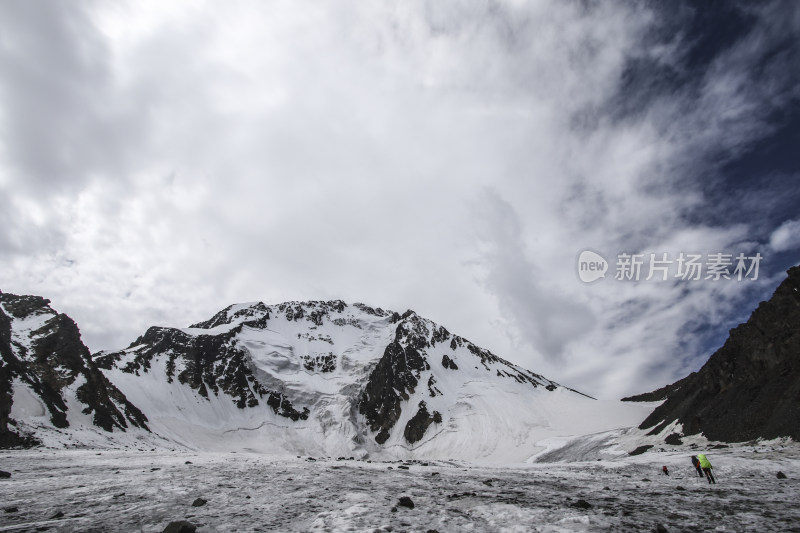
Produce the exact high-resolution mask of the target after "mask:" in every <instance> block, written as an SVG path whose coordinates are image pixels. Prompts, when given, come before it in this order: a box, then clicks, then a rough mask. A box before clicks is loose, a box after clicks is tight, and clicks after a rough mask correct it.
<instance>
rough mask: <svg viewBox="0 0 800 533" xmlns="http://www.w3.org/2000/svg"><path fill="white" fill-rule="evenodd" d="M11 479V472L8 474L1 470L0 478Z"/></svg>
mask: <svg viewBox="0 0 800 533" xmlns="http://www.w3.org/2000/svg"><path fill="white" fill-rule="evenodd" d="M9 477H11V472H6V471H5V470H0V478H9Z"/></svg>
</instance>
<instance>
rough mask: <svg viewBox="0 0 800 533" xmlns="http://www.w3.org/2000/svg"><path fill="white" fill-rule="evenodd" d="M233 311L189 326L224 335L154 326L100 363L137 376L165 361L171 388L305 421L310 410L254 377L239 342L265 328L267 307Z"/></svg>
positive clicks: (289, 314) (298, 311)
mask: <svg viewBox="0 0 800 533" xmlns="http://www.w3.org/2000/svg"><path fill="white" fill-rule="evenodd" d="M230 311H231V307H230V306H229V307H228V308H226V309H223V310H222V311H220V312H219V313H217V314H216V315H215V316H214V317H212V318H211V319H210V320H207V321H205V322H200V323H198V324H194V325H192V326H190V328H191V329H196V330H212V329H213V328H218V327H222V326H225V325H232V327H230V328H227V329H225V330H224V331H222V332H211V331H209V334H205V333H203V332H201V333H200V334H190V333H186V332H184V331H183V330H181V329H177V328H163V327H151V328H150V329H148V330H147V332H146V333H145V334H144V335H143V336H142V337H139V338H138V339H137V340H136V341H134V342H133V344H131V346H130V347H129V348H128V350H126V351H122V352H113V353H108V354H103V355H101V356H99V357H97V364H98V365H100V366H101V367H102V368H105V369H108V370H110V369H111V368H112V367H113V366H115V365H116V366H119V367H120V369H121V370H122V371H123V372H126V373H133V374H136V375H139V374H140V372H147V371H149V370H150V368H151V365H152V362H153V359H154V358H156V357H157V356H165V357H166V372H167V382H168V383H172V381H173V380H174V379H177V380H178V381H179V382H180V383H183V384H185V385H189V386H190V387H191V388H192V389H194V390H196V391H197V392H198V394H200V395H201V396H202V397H204V398H206V399H208V398H209V394H210V393H211V394H215V395H218V394H220V393H223V394H227V395H228V396H231V397H233V398H234V399H235V401H236V405H237V406H238V407H239V408H240V409H244V408H245V407H256V406H257V405H259V404H260V402H261V401H265V402H266V404H267V405H268V406H269V407H270V408H272V410H273V411H274V412H275V413H276V414H278V415H280V416H283V417H286V418H290V419H292V420H295V421H297V420H301V419H302V420H305V419H307V418H308V414H309V410H308V408H305V409H303V410H302V411H298V410H297V409H295V407H294V405H293V404H292V401H291V400H290V399H289V398H287V397H286V395H285V394H282V393H281V392H279V391H276V390H270V389H268V388H267V387H265V386H264V385H262V384H261V383H260V382H259V381H258V380H256V379H255V378H254V377H253V371H252V368H251V365H250V357H249V355H248V353H247V351H246V350H245V349H243V348H242V347H241V346H240V344H239V342H237V337H238V335H239V334H241V332H242V330H243V329H244V328H256V329H263V328H266V324H267V322H268V320H269V317H270V313H269V310H268V309H267V307H266V306H265V305H264V304H263V303H259V304H257V305H254V306H250V307H247V308H245V309H241V310H238V311H235V312H233V313H230ZM281 311H285V315H284V316H285V317H286V319H287V320H290V321H294V320H300V319H302V318H303V317H304V314H303V309H302V308H301V307H299V306H298V307H297V308H293V307H292V306H288V307H285V308H284V309H281ZM315 318H316V317H315ZM317 319H318V318H317ZM237 322H238V323H237ZM123 358H124V361H123ZM179 367H180V370H179ZM313 369H314V365H312V370H313ZM326 370H327V369H326V368H323V369H322V371H326ZM265 398H266V399H265Z"/></svg>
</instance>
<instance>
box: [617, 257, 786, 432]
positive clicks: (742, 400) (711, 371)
mask: <svg viewBox="0 0 800 533" xmlns="http://www.w3.org/2000/svg"><path fill="white" fill-rule="evenodd" d="M788 274H789V277H788V278H787V279H786V280H784V281H783V283H781V285H780V286H779V287H778V289H777V290H776V291H775V294H774V295H773V296H772V298H771V299H770V300H769V301H767V302H761V304H760V305H759V306H758V308H757V309H756V310H755V311H754V312H753V314H752V315H751V316H750V319H749V320H748V321H747V322H746V323H744V324H741V325H739V326H737V327H735V328H733V329H732V330H731V331H730V336H729V337H728V340H727V341H725V344H724V345H723V346H722V348H720V349H719V350H717V351H716V352H715V353H714V354H713V355H712V356H711V357H710V358H709V360H708V362H706V364H705V365H703V367H702V368H701V369H700V370H699V371H698V372H695V373H693V374H691V375H689V376H687V377H686V378H684V379H682V380H680V381H678V382H676V383H674V384H673V385H670V386H668V387H665V388H663V389H659V391H656V392H654V393H649V394H644V395H640V396H634V397H631V398H627V400H632V401H637V400H638V401H646V400H650V399H660V398H661V397H662V396H666V398H667V399H666V401H665V402H664V403H663V404H661V405H660V406H659V407H658V408H657V409H656V410H655V411H653V413H652V414H651V415H650V416H649V417H647V419H646V420H645V421H644V422H642V424H641V426H640V428H641V429H647V428H651V427H654V426H656V427H655V429H654V431H656V430H660V428H662V427H664V424H666V423H669V422H672V421H675V420H678V421H680V422H681V423H682V424H683V432H684V434H686V435H692V434H696V433H703V434H705V436H706V437H707V438H709V439H712V440H720V441H727V442H741V441H747V440H751V439H754V438H758V437H763V438H767V439H769V438H775V437H781V436H788V437H792V438H793V439H795V440H800V267H792V268H791V269H789V271H788Z"/></svg>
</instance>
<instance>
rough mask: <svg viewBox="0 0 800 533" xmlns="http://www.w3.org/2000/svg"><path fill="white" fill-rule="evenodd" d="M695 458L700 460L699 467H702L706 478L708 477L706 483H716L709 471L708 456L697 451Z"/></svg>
mask: <svg viewBox="0 0 800 533" xmlns="http://www.w3.org/2000/svg"><path fill="white" fill-rule="evenodd" d="M697 460H698V461H700V468H702V469H703V472H704V473H705V475H706V479H708V483H709V484H711V483H714V484H715V485H716V484H717V480H716V479H714V474H712V473H711V463H710V462H709V461H708V458H707V457H706V456H705V455H704V454H702V453H698V454H697Z"/></svg>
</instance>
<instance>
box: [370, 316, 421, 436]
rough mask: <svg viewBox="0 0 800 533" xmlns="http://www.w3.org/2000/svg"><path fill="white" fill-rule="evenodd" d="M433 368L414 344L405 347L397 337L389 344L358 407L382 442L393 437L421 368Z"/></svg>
mask: <svg viewBox="0 0 800 533" xmlns="http://www.w3.org/2000/svg"><path fill="white" fill-rule="evenodd" d="M398 330H399V328H398ZM429 368H430V366H429V365H428V363H427V362H426V361H425V358H424V357H422V355H420V353H419V352H418V351H417V350H416V349H415V348H413V347H411V346H406V347H404V346H403V345H401V344H400V342H398V341H396V340H395V341H394V342H392V343H391V344H389V346H387V347H386V350H385V351H384V353H383V357H381V359H380V361H378V364H377V365H375V368H374V369H373V371H372V373H371V374H370V376H369V380H368V381H367V384H366V386H365V387H364V391H363V393H362V395H361V399H360V401H359V403H358V411H359V412H360V413H361V414H362V415H364V417H365V418H366V419H367V423H368V424H369V427H370V429H371V430H372V431H376V432H377V433H378V434H377V435H376V436H375V441H376V442H377V443H378V444H383V443H384V442H386V440H387V439H388V438H389V432H390V430H391V429H392V428H393V427H394V425H395V423H396V422H397V419H398V418H400V413H401V404H402V402H403V401H407V400H408V399H409V397H410V396H409V393H413V392H414V390H415V389H416V387H417V384H418V382H419V376H420V372H422V371H423V370H428V369H429Z"/></svg>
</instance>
